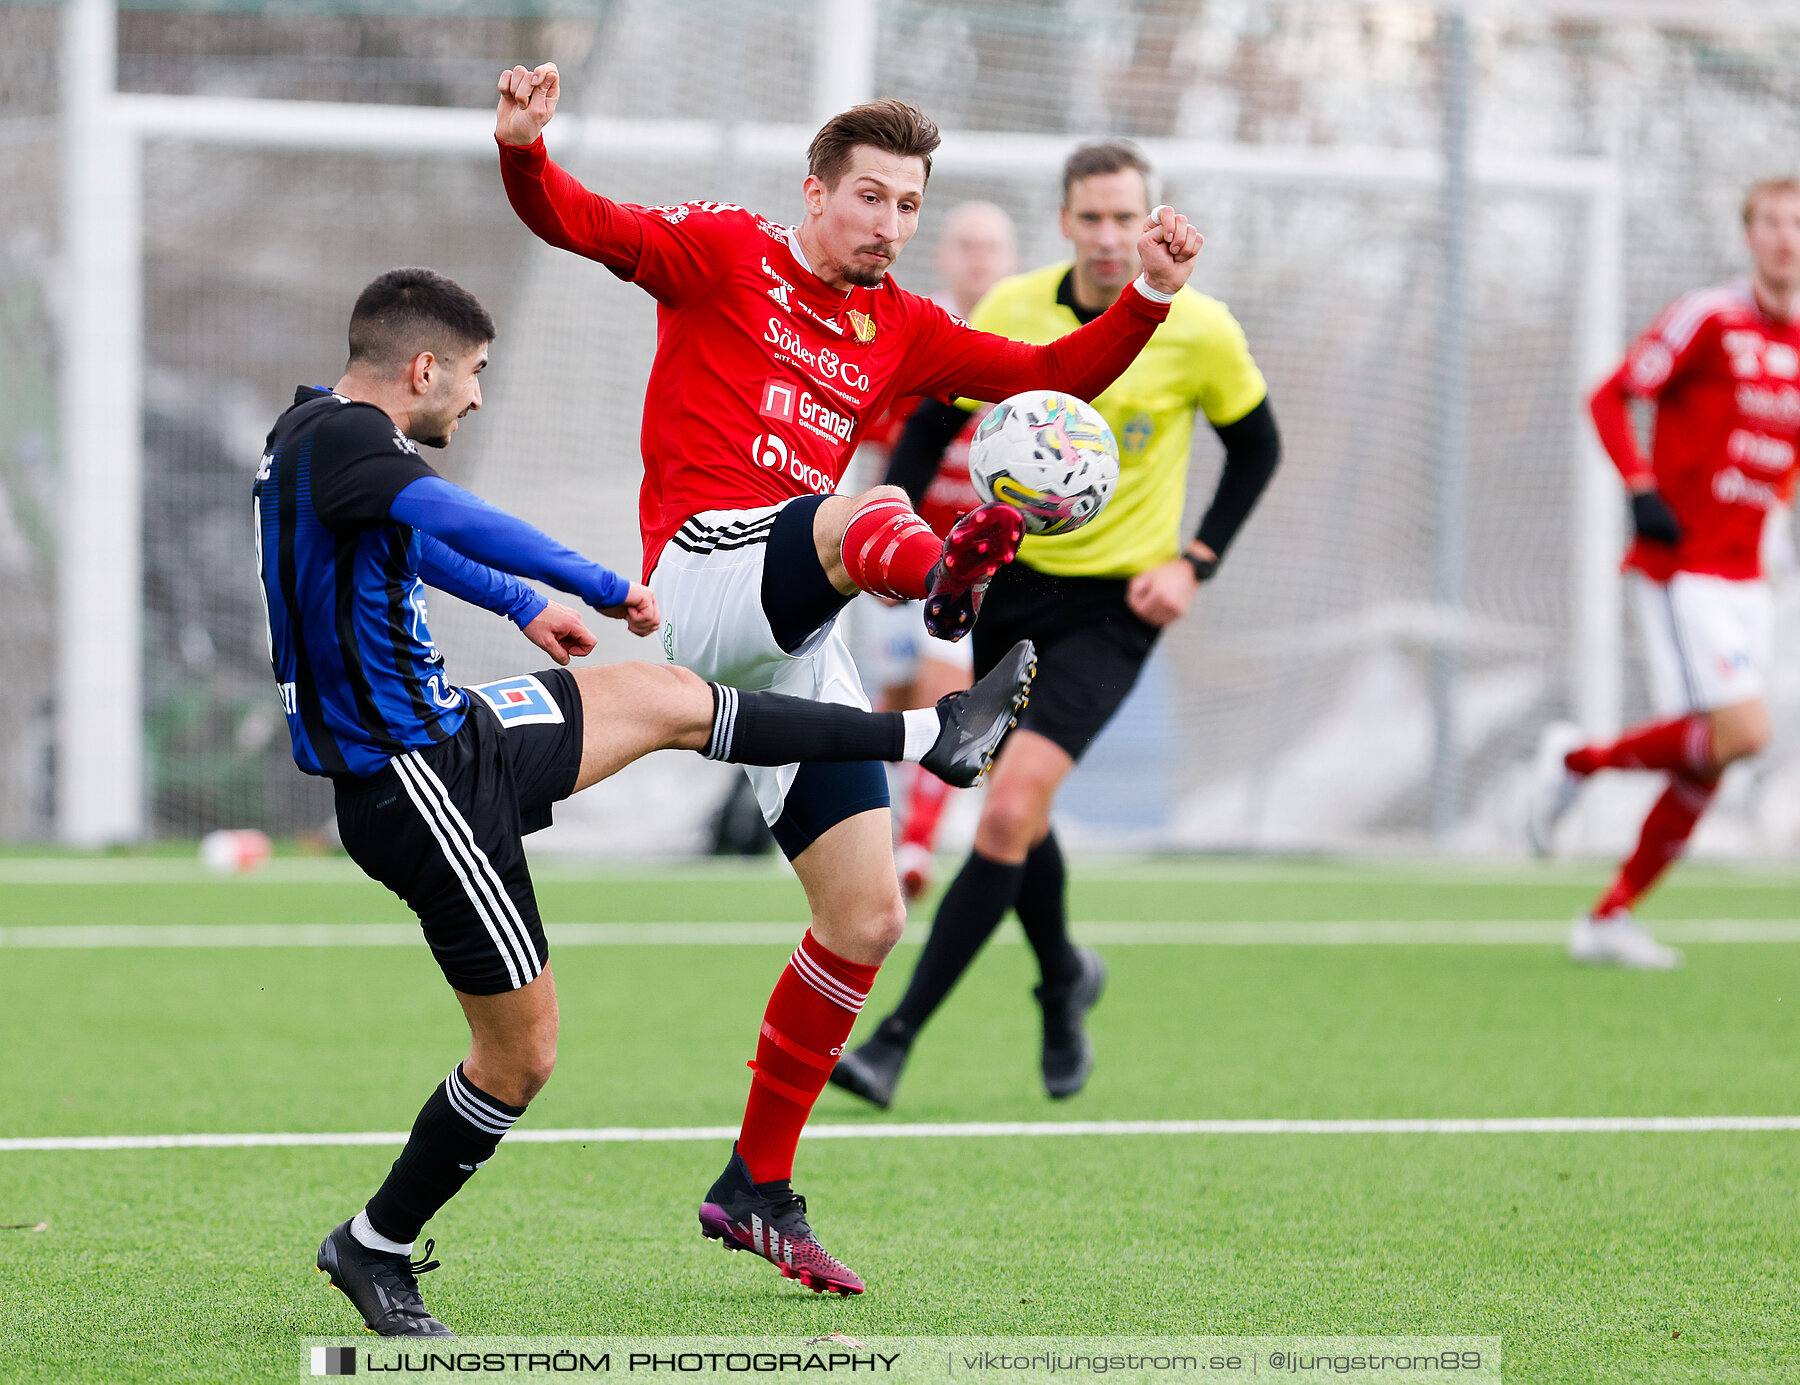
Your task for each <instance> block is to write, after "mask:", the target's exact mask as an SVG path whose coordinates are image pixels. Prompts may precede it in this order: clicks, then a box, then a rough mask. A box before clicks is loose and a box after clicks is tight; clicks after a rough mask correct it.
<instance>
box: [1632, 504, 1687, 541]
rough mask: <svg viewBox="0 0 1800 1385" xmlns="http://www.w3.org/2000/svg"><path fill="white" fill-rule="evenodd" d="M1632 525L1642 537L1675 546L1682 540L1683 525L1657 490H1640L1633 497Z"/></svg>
mask: <svg viewBox="0 0 1800 1385" xmlns="http://www.w3.org/2000/svg"><path fill="white" fill-rule="evenodd" d="M1631 527H1632V528H1633V529H1635V530H1637V536H1638V537H1639V538H1640V539H1649V540H1650V542H1651V543H1666V544H1668V545H1669V547H1671V548H1673V547H1674V546H1675V545H1676V544H1678V543H1680V542H1681V525H1680V523H1679V522H1677V520H1676V518H1675V512H1674V511H1673V510H1671V509H1670V508H1669V503H1668V501H1666V500H1664V499H1663V498H1662V496H1661V495H1660V494H1658V493H1657V492H1656V491H1653V490H1651V491H1638V492H1637V493H1636V494H1634V495H1633V496H1632V497H1631Z"/></svg>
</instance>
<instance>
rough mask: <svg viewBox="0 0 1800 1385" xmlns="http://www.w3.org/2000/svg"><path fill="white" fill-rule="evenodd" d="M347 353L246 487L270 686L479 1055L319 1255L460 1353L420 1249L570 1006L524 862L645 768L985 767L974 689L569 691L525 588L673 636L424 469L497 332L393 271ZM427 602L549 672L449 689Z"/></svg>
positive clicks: (576, 642)
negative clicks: (916, 726)
mask: <svg viewBox="0 0 1800 1385" xmlns="http://www.w3.org/2000/svg"><path fill="white" fill-rule="evenodd" d="M349 336H350V359H349V363H348V364H347V365H346V366H345V367H344V373H343V376H342V377H341V378H340V379H339V380H338V382H337V383H336V384H335V385H333V386H332V387H331V388H330V389H326V388H323V387H322V386H314V385H303V386H301V387H300V388H299V389H298V390H296V391H295V393H294V402H293V405H292V406H291V407H290V408H288V410H287V411H286V412H284V413H283V414H282V415H281V417H280V418H279V419H278V420H277V421H276V424H275V427H274V428H273V429H271V430H270V433H269V438H268V442H267V445H266V447H265V450H264V453H263V457H262V461H261V463H260V465H259V466H258V468H257V474H256V483H255V491H254V506H253V513H254V517H255V524H256V554H257V566H258V569H259V573H258V575H259V577H260V578H261V581H262V590H263V595H264V598H265V607H264V609H265V610H266V612H267V615H268V635H269V660H270V664H271V665H272V668H273V672H274V674H275V680H276V684H277V686H278V688H279V691H280V696H281V705H282V710H283V711H284V712H285V713H286V715H287V724H288V731H289V733H290V735H291V737H292V739H293V748H294V761H295V763H296V764H297V765H298V766H299V767H300V768H301V769H302V770H304V771H305V772H307V773H309V774H317V775H322V776H325V777H328V778H329V779H330V780H331V781H332V784H333V786H334V788H335V790H336V794H335V797H336V804H337V821H338V827H339V830H340V832H341V834H342V838H343V843H344V849H345V850H346V851H347V852H348V853H349V854H350V856H351V858H352V859H353V860H354V861H355V862H356V863H357V864H358V865H359V866H361V867H362V868H363V870H364V871H365V872H367V873H368V875H369V876H370V877H371V878H373V879H375V880H378V881H380V882H381V883H382V884H384V885H386V886H387V887H388V888H389V889H391V890H392V891H393V892H394V893H395V894H397V895H399V896H400V897H401V898H402V899H404V900H405V901H406V903H407V904H408V905H409V906H410V907H411V908H412V910H413V911H414V913H416V914H417V915H418V917H419V922H420V925H421V926H422V928H423V929H424V933H425V939H426V941H427V942H428V943H429V944H430V945H431V950H432V953H433V955H434V956H435V957H436V959H437V962H438V965H439V967H440V968H442V970H443V973H444V977H445V979H446V980H447V981H449V983H450V985H451V986H452V987H453V988H454V990H455V991H456V997H457V1000H458V1001H460V1002H461V1004H462V1008H463V1013H464V1015H465V1017H466V1018H467V1020H468V1024H469V1033H470V1046H469V1056H468V1058H466V1059H465V1060H464V1061H463V1062H461V1063H459V1064H458V1065H457V1066H456V1067H455V1068H454V1069H452V1071H451V1073H450V1075H449V1076H448V1077H446V1078H445V1079H444V1081H443V1082H442V1083H441V1084H439V1086H438V1087H437V1088H436V1089H435V1090H434V1091H433V1092H432V1094H431V1097H430V1099H429V1100H428V1101H427V1102H426V1103H425V1106H424V1108H423V1109H422V1110H421V1111H420V1112H419V1116H418V1119H417V1121H416V1122H415V1123H414V1125H413V1129H412V1133H411V1135H410V1136H409V1137H408V1139H407V1142H406V1148H405V1149H404V1150H403V1151H402V1152H401V1154H400V1158H399V1159H398V1160H396V1161H395V1163H394V1167H393V1169H392V1170H391V1171H390V1172H389V1173H388V1176H387V1179H386V1180H385V1181H384V1182H383V1184H382V1185H381V1187H380V1189H379V1190H378V1191H377V1192H376V1194H375V1196H374V1197H373V1198H371V1199H370V1200H369V1202H368V1204H367V1206H366V1207H364V1209H363V1210H362V1211H360V1212H358V1213H356V1215H355V1216H354V1217H352V1218H350V1219H349V1220H347V1221H345V1222H344V1223H343V1224H342V1225H340V1226H339V1227H337V1228H336V1229H335V1230H334V1231H332V1232H331V1234H330V1235H328V1236H327V1237H326V1238H325V1242H324V1244H323V1245H321V1246H320V1247H319V1258H318V1265H319V1269H320V1270H322V1271H323V1272H325V1273H326V1274H328V1275H330V1276H331V1281H332V1283H333V1284H335V1285H336V1286H337V1287H338V1288H339V1289H342V1290H343V1291H344V1293H345V1294H347V1295H348V1296H349V1298H350V1300H351V1302H353V1303H354V1304H355V1305H356V1307H357V1309H358V1310H359V1311H360V1312H361V1313H362V1315H363V1321H364V1322H365V1323H366V1324H367V1325H368V1327H369V1328H370V1330H371V1331H374V1332H379V1333H381V1334H382V1335H384V1336H398V1337H446V1336H449V1335H451V1334H450V1333H449V1331H448V1329H446V1328H445V1327H444V1325H443V1324H442V1323H441V1322H439V1321H438V1320H437V1319H436V1318H435V1317H433V1316H432V1315H431V1314H430V1313H429V1312H427V1311H426V1308H425V1305H424V1302H423V1301H422V1299H421V1298H420V1296H419V1288H418V1276H419V1275H420V1274H422V1273H424V1272H425V1271H426V1270H428V1269H432V1268H434V1267H435V1265H436V1262H435V1261H432V1260H431V1259H430V1256H431V1245H430V1243H427V1244H426V1247H425V1255H424V1257H422V1258H421V1260H420V1261H414V1260H413V1259H412V1249H413V1241H414V1239H415V1238H416V1237H417V1236H418V1234H419V1232H420V1231H421V1230H422V1229H423V1227H424V1225H425V1223H426V1222H428V1221H429V1220H430V1219H431V1218H432V1217H433V1216H434V1215H435V1214H436V1213H437V1211H438V1209H439V1208H441V1207H442V1206H443V1205H444V1203H446V1202H447V1201H449V1199H450V1198H451V1197H453V1196H454V1195H455V1194H456V1192H457V1191H458V1190H459V1189H460V1188H461V1187H462V1186H463V1184H464V1183H465V1182H467V1181H468V1179H469V1177H470V1176H471V1175H472V1174H473V1173H474V1172H475V1170H476V1169H478V1168H480V1167H481V1166H482V1164H484V1163H486V1162H487V1160H488V1159H489V1158H491V1157H492V1156H493V1154H494V1152H495V1150H496V1149H497V1148H498V1147H499V1144H500V1140H501V1137H502V1136H504V1135H505V1134H506V1132H507V1131H508V1130H509V1129H511V1128H512V1125H513V1123H514V1122H515V1121H517V1120H518V1119H519V1117H521V1116H522V1115H524V1114H525V1107H526V1105H527V1103H529V1102H530V1101H531V1099H532V1097H533V1096H535V1095H536V1094H537V1092H538V1090H539V1089H540V1088H542V1087H543V1085H544V1083H545V1082H546V1081H548V1080H549V1077H550V1071H551V1068H552V1067H553V1066H554V1065H555V1062H556V1036H557V1007H556V984H555V981H554V980H553V979H552V976H551V972H550V963H549V944H548V943H547V942H546V941H545V938H544V928H543V923H542V921H541V919H540V918H539V915H538V908H537V900H536V897H535V895H534V892H533V889H532V883H531V872H530V869H529V868H528V866H527V863H526V859H525V851H524V845H523V840H522V839H523V838H524V836H525V835H526V834H527V833H530V832H534V831H536V830H538V829H539V828H542V827H547V826H548V825H549V823H550V813H551V805H552V804H554V803H556V802H558V801H560V800H561V799H564V798H567V797H568V796H569V795H570V794H573V793H577V792H579V791H580V790H582V789H584V788H586V787H588V786H589V785H590V784H594V783H597V782H598V781H600V780H601V779H604V778H606V777H607V776H608V775H610V774H612V773H614V772H615V771H617V770H619V769H622V768H623V767H624V766H626V765H628V764H630V763H631V762H632V761H633V760H635V759H637V758H638V757H639V756H641V755H646V754H648V753H649V752H650V751H652V750H657V749H662V748H686V749H689V750H697V751H701V752H703V753H704V754H706V755H708V756H709V757H711V758H713V759H720V760H731V761H734V762H737V763H752V762H755V763H761V764H771V765H778V764H785V763H787V762H788V761H790V760H792V759H793V758H794V757H795V756H796V755H804V756H805V757H806V758H808V759H831V758H834V757H835V758H836V759H838V760H842V761H857V760H862V759H865V758H866V757H868V756H869V755H871V754H874V755H882V756H889V755H893V754H896V753H904V751H905V747H906V743H907V740H908V731H909V728H908V726H907V725H906V718H907V716H911V717H913V718H922V717H924V716H927V715H934V716H937V717H938V719H939V721H940V730H941V733H942V734H941V735H940V737H939V739H938V742H937V744H936V745H934V747H933V750H932V751H931V752H928V753H927V755H926V757H925V758H926V760H927V761H928V762H930V763H934V764H936V765H937V767H938V769H939V770H940V771H941V772H944V773H948V774H950V775H952V777H954V778H956V779H957V780H958V781H959V782H961V783H970V782H972V781H973V780H974V778H975V777H976V775H977V774H978V773H979V771H980V770H981V769H982V768H984V767H985V765H984V764H983V763H981V762H980V757H979V755H977V756H976V757H975V758H973V759H972V758H971V757H970V754H969V750H970V746H969V744H968V741H967V738H966V737H965V736H963V735H962V734H961V726H960V725H959V724H957V723H959V718H958V717H957V716H955V715H954V714H953V713H951V712H950V710H949V709H950V707H952V706H954V705H956V703H958V702H964V701H968V700H971V699H976V698H977V697H978V696H979V693H980V690H979V688H977V689H976V690H975V691H972V692H970V693H968V694H964V695H962V696H960V697H959V698H957V699H953V701H952V702H951V703H949V704H946V705H945V706H944V707H941V708H939V709H938V711H937V712H936V713H929V714H928V713H924V712H912V713H906V714H901V713H888V714H874V715H871V714H868V713H864V712H860V711H858V710H857V709H855V708H851V707H843V706H821V705H819V704H817V703H815V702H810V701H807V700H804V699H801V698H795V697H783V696H781V695H779V694H776V693H767V692H763V693H740V692H738V691H737V690H736V689H732V688H726V687H722V686H719V685H716V684H715V685H714V686H712V687H708V686H707V685H706V684H705V683H703V682H701V680H700V679H699V678H697V677H696V676H695V675H694V674H693V673H691V672H689V671H688V670H687V669H683V668H669V667H666V666H658V665H655V664H612V665H606V666H601V667H594V668H583V669H579V670H570V669H568V668H566V667H560V666H561V665H566V664H568V662H569V659H570V656H571V655H582V654H587V653H589V652H591V651H592V649H593V648H594V637H593V635H592V634H591V633H590V632H589V631H588V629H587V627H586V625H585V624H583V622H582V620H581V617H580V616H579V615H578V614H576V612H574V611H573V610H570V609H569V608H568V607H566V606H562V605H559V604H558V603H556V602H554V601H546V600H545V599H544V598H543V597H541V596H539V595H538V594H537V592H536V591H534V590H533V589H532V588H531V587H530V586H528V585H527V584H526V583H525V582H523V581H521V580H520V577H521V576H523V577H530V578H534V579H536V580H539V581H542V582H545V583H548V584H550V585H552V586H555V587H558V588H560V589H561V590H563V591H569V592H574V593H576V594H577V595H579V596H580V597H581V598H582V599H583V600H584V601H586V602H587V603H588V604H589V605H591V606H592V607H594V608H595V609H596V610H598V611H599V612H600V613H601V614H602V615H607V616H611V617H614V618H615V619H619V620H623V621H626V622H627V623H628V624H629V626H630V628H631V630H632V632H633V633H634V634H638V635H648V634H650V633H651V632H652V631H654V630H655V629H656V628H657V626H658V624H659V623H660V622H659V621H658V618H657V617H658V612H657V604H656V598H655V596H654V595H653V594H652V593H651V592H650V591H649V590H648V589H647V588H645V587H644V586H642V585H641V584H639V583H636V582H633V581H631V580H629V579H628V578H625V577H621V576H619V575H618V574H617V573H613V572H609V571H607V570H606V569H605V568H603V567H601V566H600V565H599V564H597V563H594V562H591V561H590V560H588V559H587V558H584V557H582V556H581V555H580V554H579V553H576V552H574V551H573V550H572V549H569V548H566V547H564V546H563V545H562V544H560V543H558V542H557V541H556V540H554V539H552V538H550V537H549V536H548V535H547V534H544V533H542V532H541V531H539V530H537V529H534V528H533V527H532V526H531V525H529V524H526V523H524V522H523V521H522V520H519V519H515V518H514V517H513V516H512V515H509V514H507V513H506V512H505V511H503V510H498V509H495V508H494V507H493V506H492V505H489V504H487V503H486V502H485V501H483V500H481V499H480V498H478V497H477V496H475V495H472V494H470V493H469V492H468V491H466V490H464V489H463V488H462V487H460V486H456V485H453V484H451V483H450V482H449V481H446V480H445V479H444V478H443V477H442V476H440V475H438V474H437V472H436V471H435V470H433V468H432V467H431V466H430V465H428V464H427V463H426V461H425V460H424V458H423V457H422V456H421V455H420V454H419V444H420V443H423V444H425V445H426V446H427V447H445V446H448V445H449V442H450V438H451V436H452V435H453V434H454V433H455V432H456V430H457V428H458V426H459V422H460V420H461V419H462V418H463V417H464V416H466V415H467V414H469V413H471V412H472V411H474V410H476V409H479V408H480V407H481V381H480V375H481V372H482V369H483V368H484V367H485V366H486V365H487V359H488V343H489V342H490V341H492V340H493V336H494V324H493V320H492V319H491V318H490V317H489V316H488V314H487V312H486V310H485V309H483V308H482V306H481V304H480V303H478V302H477V301H476V300H475V298H474V296H473V295H471V294H470V293H469V292H468V291H467V290H466V289H464V288H462V287H461V286H460V285H458V284H456V283H453V282H452V281H451V280H449V279H446V278H444V277H443V276H442V275H441V274H435V273H433V272H432V271H431V270H428V269H397V270H391V271H389V272H388V273H386V274H384V275H382V276H381V277H380V278H378V279H376V280H375V281H374V282H373V283H371V284H369V285H368V287H367V288H365V289H364V290H363V292H362V294H361V295H360V296H359V297H358V298H357V301H356V307H355V309H354V310H353V311H352V313H351V317H350V332H349ZM426 584H429V585H431V586H433V587H436V588H438V589H439V590H440V591H447V592H450V593H451V594H452V595H455V596H459V597H462V598H463V599H464V600H466V601H470V602H473V603H475V604H476V605H479V606H482V607H485V608H486V609H488V610H491V611H493V612H495V613H496V614H498V615H503V616H505V617H507V618H508V619H509V620H511V621H512V622H513V623H514V624H516V625H517V626H518V627H519V629H520V630H521V631H523V632H524V634H525V636H526V638H528V639H529V640H531V642H532V643H533V644H535V645H537V646H538V647H539V648H540V649H542V650H543V651H544V652H545V653H547V654H548V655H550V657H551V658H552V659H554V660H555V661H556V663H557V664H558V665H559V667H557V668H551V669H546V670H544V671H542V672H540V673H532V674H521V675H519V676H516V677H513V678H504V679H501V680H500V681H498V682H494V683H486V684H482V685H480V686H478V687H472V688H463V687H458V686H457V685H456V684H454V683H452V682H451V681H450V679H449V676H448V673H447V672H446V670H445V668H444V660H443V656H442V655H441V654H440V653H439V652H438V649H437V646H436V645H435V644H434V643H433V642H432V638H431V631H430V628H429V624H428V622H427V619H426V610H425V591H424V587H425V585H426ZM1010 722H1011V717H1010V715H1006V716H1005V717H1004V724H1010ZM921 724H922V723H921ZM997 739H998V736H997V735H996V740H997Z"/></svg>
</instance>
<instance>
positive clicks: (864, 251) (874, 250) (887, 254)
mask: <svg viewBox="0 0 1800 1385" xmlns="http://www.w3.org/2000/svg"><path fill="white" fill-rule="evenodd" d="M856 253H857V254H859V255H880V256H882V257H883V258H885V259H889V260H891V259H893V258H894V246H893V242H892V241H885V240H878V241H876V242H875V243H874V244H873V245H859V246H857V247H856Z"/></svg>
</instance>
